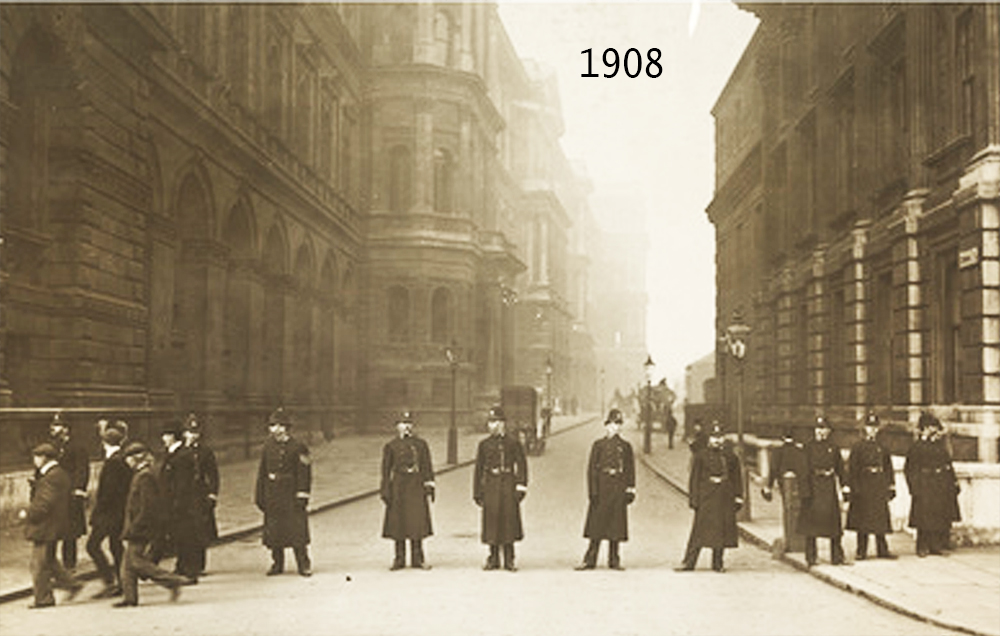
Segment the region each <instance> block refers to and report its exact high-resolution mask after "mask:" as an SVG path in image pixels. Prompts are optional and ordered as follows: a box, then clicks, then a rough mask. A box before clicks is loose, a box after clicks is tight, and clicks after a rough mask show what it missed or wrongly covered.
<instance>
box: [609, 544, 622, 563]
mask: <svg viewBox="0 0 1000 636" xmlns="http://www.w3.org/2000/svg"><path fill="white" fill-rule="evenodd" d="M608 567H609V568H611V569H612V570H624V569H625V568H623V567H622V559H621V557H620V556H619V554H618V542H617V541H608Z"/></svg>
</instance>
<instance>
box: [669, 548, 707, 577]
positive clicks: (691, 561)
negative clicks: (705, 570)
mask: <svg viewBox="0 0 1000 636" xmlns="http://www.w3.org/2000/svg"><path fill="white" fill-rule="evenodd" d="M700 552H701V548H699V547H698V546H697V545H695V543H694V542H693V541H688V546H687V549H686V550H685V551H684V561H682V562H681V564H680V566H678V567H676V568H674V571H675V572H690V571H691V570H693V569H694V566H695V564H696V563H698V554H699V553H700Z"/></svg>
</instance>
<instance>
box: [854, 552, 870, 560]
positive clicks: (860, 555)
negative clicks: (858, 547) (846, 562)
mask: <svg viewBox="0 0 1000 636" xmlns="http://www.w3.org/2000/svg"><path fill="white" fill-rule="evenodd" d="M867 558H868V555H867V554H864V553H863V552H858V553H857V554H856V555H854V560H855V561H864V560H865V559H867Z"/></svg>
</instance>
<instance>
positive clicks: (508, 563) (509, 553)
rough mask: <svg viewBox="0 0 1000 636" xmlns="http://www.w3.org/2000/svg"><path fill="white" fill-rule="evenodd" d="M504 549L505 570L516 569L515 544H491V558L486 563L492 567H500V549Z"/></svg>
mask: <svg viewBox="0 0 1000 636" xmlns="http://www.w3.org/2000/svg"><path fill="white" fill-rule="evenodd" d="M501 547H502V548H503V566H504V567H505V568H509V567H514V544H513V543H503V544H500V543H491V544H490V556H489V558H488V560H487V561H486V563H487V565H489V566H490V567H494V568H498V567H500V548H501Z"/></svg>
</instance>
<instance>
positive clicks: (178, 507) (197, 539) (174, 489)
mask: <svg viewBox="0 0 1000 636" xmlns="http://www.w3.org/2000/svg"><path fill="white" fill-rule="evenodd" d="M163 468H164V471H163V480H164V484H165V487H166V495H167V496H166V499H167V502H166V505H167V510H168V521H167V527H168V529H169V533H170V538H171V540H172V541H173V542H174V544H175V545H199V546H200V545H207V544H208V540H207V538H204V537H203V536H202V534H203V533H202V529H201V524H200V512H201V508H202V503H201V501H200V497H199V494H198V490H197V486H196V485H195V474H196V472H197V469H196V465H195V456H194V454H193V453H192V452H191V449H190V448H188V447H186V446H180V447H178V448H177V449H176V450H175V451H174V452H172V453H168V454H167V457H166V459H165V461H164V465H163Z"/></svg>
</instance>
